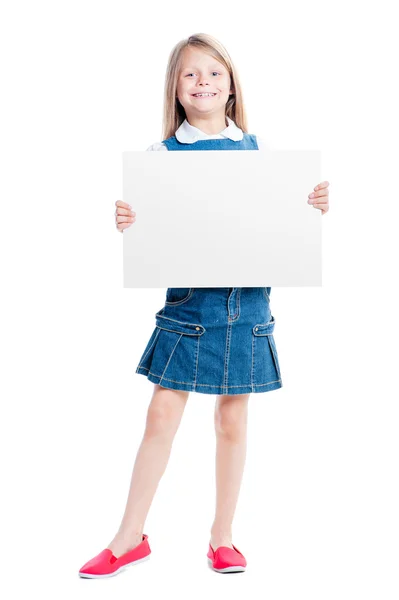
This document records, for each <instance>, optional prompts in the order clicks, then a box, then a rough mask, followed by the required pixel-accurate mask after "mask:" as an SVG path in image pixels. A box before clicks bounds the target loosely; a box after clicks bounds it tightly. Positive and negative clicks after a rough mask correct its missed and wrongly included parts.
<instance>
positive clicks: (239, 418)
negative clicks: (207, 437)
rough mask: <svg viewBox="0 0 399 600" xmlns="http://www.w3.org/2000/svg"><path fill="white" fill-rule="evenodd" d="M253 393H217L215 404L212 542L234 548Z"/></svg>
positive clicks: (212, 543) (212, 544) (216, 546)
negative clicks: (214, 486)
mask: <svg viewBox="0 0 399 600" xmlns="http://www.w3.org/2000/svg"><path fill="white" fill-rule="evenodd" d="M249 396H250V394H239V395H230V396H218V398H217V400H216V406H215V432H216V513H215V520H214V522H213V525H212V528H211V539H210V543H211V546H212V548H213V549H214V550H216V548H218V547H219V546H228V547H230V548H232V547H233V546H232V523H233V517H234V513H235V509H236V505H237V500H238V495H239V492H240V487H241V480H242V475H243V472H244V465H245V458H246V450H247V415H248V400H249Z"/></svg>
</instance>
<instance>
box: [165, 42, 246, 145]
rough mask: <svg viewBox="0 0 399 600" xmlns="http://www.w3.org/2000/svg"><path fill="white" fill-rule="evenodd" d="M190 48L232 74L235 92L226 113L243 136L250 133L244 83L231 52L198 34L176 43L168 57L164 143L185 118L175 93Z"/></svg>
mask: <svg viewBox="0 0 399 600" xmlns="http://www.w3.org/2000/svg"><path fill="white" fill-rule="evenodd" d="M189 46H194V47H195V48H200V49H201V50H204V52H207V53H208V54H210V55H211V56H214V57H215V58H216V60H218V61H219V62H220V63H222V65H223V66H224V67H225V68H226V69H227V71H228V72H229V75H230V86H231V87H230V89H232V90H233V94H232V95H230V97H229V99H228V101H227V103H226V112H225V114H226V116H228V117H230V119H232V121H234V123H235V124H236V125H237V127H239V128H240V129H242V131H243V132H244V133H248V129H247V116H246V112H245V107H244V101H243V95H242V89H241V84H240V81H239V77H238V73H237V70H236V68H235V67H234V65H233V61H232V60H231V58H230V56H229V53H228V52H227V50H226V49H225V48H224V47H223V46H222V44H221V43H220V42H219V41H218V40H217V39H216V38H214V37H213V36H211V35H207V34H206V33H195V34H194V35H190V37H188V38H187V39H184V40H181V41H180V42H179V43H178V44H176V46H175V47H174V48H173V50H172V51H171V53H170V55H169V60H168V65H167V68H166V76H165V91H164V108H163V130H162V140H166V139H168V138H169V137H171V136H173V135H174V134H175V131H176V130H177V129H178V128H179V127H180V125H181V124H182V123H183V121H184V119H185V118H186V112H185V110H184V108H183V106H182V105H181V104H180V102H179V100H178V98H177V96H176V91H177V80H178V77H179V73H180V68H181V63H182V58H183V51H184V49H185V48H187V47H189Z"/></svg>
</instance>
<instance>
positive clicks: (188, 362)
mask: <svg viewBox="0 0 399 600" xmlns="http://www.w3.org/2000/svg"><path fill="white" fill-rule="evenodd" d="M164 143H165V144H166V145H167V147H168V150H216V149H217V150H257V149H258V145H257V142H256V136H254V135H250V134H244V138H243V140H241V141H239V142H234V141H232V140H230V139H215V140H212V139H209V140H198V141H197V142H194V143H192V144H182V143H180V142H178V140H177V139H176V138H175V136H172V137H170V138H168V139H167V140H164ZM270 292H271V288H270V287H260V288H259V287H258V288H250V287H248V288H222V287H221V288H168V289H167V291H166V298H165V304H164V306H163V307H162V308H161V309H160V310H159V311H158V312H157V313H156V315H155V321H156V326H155V329H154V331H153V333H152V335H151V337H150V339H149V341H148V344H147V346H146V348H145V350H144V352H143V354H142V356H141V359H140V362H139V364H138V366H137V369H136V373H139V374H141V375H145V376H146V377H147V378H148V379H149V380H150V381H152V382H153V383H158V384H159V385H161V386H163V387H165V388H171V389H176V390H185V391H193V392H199V393H203V394H225V395H227V394H229V395H230V394H246V393H250V392H255V393H259V392H269V391H271V390H275V389H277V388H280V387H282V385H283V383H282V380H281V373H280V366H279V360H278V354H277V349H276V344H275V341H274V337H273V331H274V327H275V320H274V317H273V315H272V314H271V311H270Z"/></svg>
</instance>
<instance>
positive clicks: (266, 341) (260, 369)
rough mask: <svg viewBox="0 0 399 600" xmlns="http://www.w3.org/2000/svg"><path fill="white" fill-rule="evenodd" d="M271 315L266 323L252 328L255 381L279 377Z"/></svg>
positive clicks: (273, 325)
mask: <svg viewBox="0 0 399 600" xmlns="http://www.w3.org/2000/svg"><path fill="white" fill-rule="evenodd" d="M275 324H276V322H275V319H274V317H273V315H271V317H270V321H269V322H268V323H259V324H257V325H255V326H254V327H253V329H252V331H253V334H254V336H255V337H254V354H253V356H254V365H253V366H254V370H255V371H256V373H255V378H256V379H257V381H256V383H260V382H261V383H263V382H265V381H268V380H270V379H275V377H276V376H277V379H281V373H280V365H279V360H278V354H277V348H276V343H275V341H274V337H273V331H274V327H275Z"/></svg>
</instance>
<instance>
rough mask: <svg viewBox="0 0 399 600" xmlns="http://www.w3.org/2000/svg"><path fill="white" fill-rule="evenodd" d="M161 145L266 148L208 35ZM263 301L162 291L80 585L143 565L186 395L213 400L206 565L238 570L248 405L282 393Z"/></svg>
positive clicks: (183, 67) (182, 59)
mask: <svg viewBox="0 0 399 600" xmlns="http://www.w3.org/2000/svg"><path fill="white" fill-rule="evenodd" d="M163 138H164V140H163V142H161V143H156V144H153V145H152V146H150V147H149V148H148V150H151V151H153V150H160V151H175V150H261V149H262V148H266V147H267V146H266V145H265V143H264V142H263V141H262V140H261V139H259V138H258V137H257V136H255V135H253V134H249V133H247V123H246V115H245V109H244V103H243V95H242V90H241V86H240V82H239V79H238V75H237V71H236V70H235V68H234V66H233V63H232V61H231V58H230V56H229V54H228V53H227V51H226V50H225V48H224V47H223V46H222V45H221V44H220V43H219V42H218V41H217V40H216V39H214V38H213V37H211V36H209V35H205V34H197V35H192V36H190V37H189V38H188V39H187V40H182V41H181V42H179V43H178V44H177V45H176V46H175V47H174V48H173V50H172V52H171V54H170V56H169V62H168V66H167V74H166V81H165V104H164V130H163ZM328 185H329V183H328V182H323V183H320V184H319V185H317V186H316V187H315V188H314V190H315V192H314V193H311V194H309V200H308V202H309V203H311V204H313V207H315V208H319V209H320V210H322V214H324V213H325V212H327V210H328V208H329V204H328ZM312 198H314V200H312ZM116 206H117V209H116V212H115V215H116V226H117V229H118V230H119V231H122V232H123V231H124V229H126V228H127V227H130V225H131V224H132V223H134V222H135V220H136V218H135V216H136V213H135V212H134V211H132V207H131V206H130V205H129V204H126V203H125V202H122V201H120V200H118V201H117V202H116ZM270 292H271V288H270V287H263V288H168V290H167V292H166V299H165V306H164V307H163V308H162V309H161V310H160V311H159V312H158V313H157V314H156V327H155V330H154V331H153V333H152V335H151V337H150V339H149V342H148V344H147V347H146V348H145V350H144V353H143V355H142V357H141V359H140V362H139V365H138V367H137V370H136V372H137V373H139V374H142V375H145V376H146V377H147V378H148V379H149V380H150V381H152V382H153V383H154V384H155V385H154V391H153V395H152V400H151V403H150V406H149V408H148V414H147V422H146V430H145V433H144V436H143V440H142V442H141V445H140V448H139V450H138V453H137V457H136V461H135V465H134V469H133V474H132V479H131V484H130V490H129V495H128V500H127V505H126V509H125V513H124V516H123V519H122V522H121V525H120V527H119V531H118V532H117V534H116V535H115V537H114V539H113V540H112V541H111V543H110V544H109V545H108V546H107V548H106V549H105V550H103V551H102V552H100V553H99V554H98V555H97V556H95V557H94V558H93V559H91V560H90V561H88V562H87V563H86V564H85V565H84V566H83V567H82V568H81V569H80V571H79V575H80V576H81V577H108V576H111V575H115V574H116V573H118V572H119V571H120V570H121V569H122V568H124V567H125V566H126V565H130V564H134V563H137V562H141V561H142V560H145V559H146V558H148V557H149V554H150V552H151V550H150V547H149V544H148V539H147V537H148V536H147V535H145V534H144V533H143V529H144V523H145V520H146V517H147V514H148V511H149V508H150V506H151V503H152V500H153V497H154V494H155V492H156V489H157V487H158V483H159V481H160V479H161V477H162V475H163V473H164V471H165V469H166V465H167V463H168V459H169V455H170V452H171V447H172V443H173V439H174V436H175V434H176V432H177V429H178V427H179V424H180V421H181V418H182V415H183V411H184V408H185V406H186V403H187V400H188V397H189V393H190V391H195V392H198V393H202V394H216V395H217V401H216V407H215V430H216V438H217V451H216V489H217V500H216V513H215V519H214V522H213V524H212V527H211V530H210V534H211V535H210V541H209V548H208V554H207V556H208V560H209V563H210V564H211V566H212V568H213V569H214V570H215V571H218V572H221V573H224V572H229V571H244V570H245V567H246V564H247V563H246V559H245V557H244V556H243V554H242V553H241V552H240V551H239V550H238V549H237V548H236V546H234V545H233V543H232V522H233V517H234V513H235V508H236V504H237V500H238V494H239V490H240V485H241V479H242V475H243V469H244V462H245V456H246V425H247V411H248V400H249V396H250V393H251V392H254V393H262V392H269V391H271V390H275V389H278V388H281V387H282V380H281V373H280V366H279V361H278V355H277V349H276V344H275V341H274V337H273V331H274V326H275V320H274V317H273V315H272V314H271V311H270Z"/></svg>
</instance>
